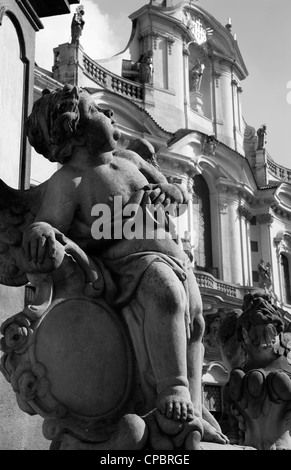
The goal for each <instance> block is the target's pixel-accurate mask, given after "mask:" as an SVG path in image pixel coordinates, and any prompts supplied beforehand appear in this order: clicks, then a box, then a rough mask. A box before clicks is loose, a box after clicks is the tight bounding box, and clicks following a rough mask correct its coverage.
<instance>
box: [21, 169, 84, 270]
mask: <svg viewBox="0 0 291 470" xmlns="http://www.w3.org/2000/svg"><path fill="white" fill-rule="evenodd" d="M77 186H78V180H76V178H74V175H73V174H71V171H70V170H68V169H67V168H65V167H63V168H62V169H61V170H59V171H57V172H56V173H54V174H53V176H52V177H51V178H50V179H49V180H48V182H47V185H46V190H45V193H44V195H43V198H42V202H41V205H40V209H39V211H38V213H37V215H36V217H35V220H34V223H33V224H32V225H31V227H29V229H28V230H27V231H26V232H25V233H24V236H23V243H22V246H23V249H24V251H25V254H26V257H27V259H28V260H29V261H30V260H31V261H32V262H35V263H43V262H44V260H45V258H46V256H47V254H48V255H49V257H51V258H54V257H55V249H56V234H57V233H58V231H59V232H61V233H62V234H66V233H67V232H68V230H69V228H70V226H71V224H72V221H73V218H74V214H75V211H76V207H77V202H76V192H77ZM41 222H42V224H41Z"/></svg>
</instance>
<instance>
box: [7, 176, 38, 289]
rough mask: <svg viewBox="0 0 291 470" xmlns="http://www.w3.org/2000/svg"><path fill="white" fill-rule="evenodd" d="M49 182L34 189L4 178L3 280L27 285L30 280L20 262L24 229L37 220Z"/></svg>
mask: <svg viewBox="0 0 291 470" xmlns="http://www.w3.org/2000/svg"><path fill="white" fill-rule="evenodd" d="M45 187H46V182H45V183H42V184H40V185H39V186H36V187H34V188H31V189H26V190H19V189H13V188H11V187H10V186H8V185H7V184H5V183H4V182H3V181H2V180H0V284H4V285H7V286H23V285H25V284H27V282H28V280H27V277H26V274H25V273H24V272H23V271H21V269H20V267H19V266H17V261H16V256H15V254H16V252H17V251H18V250H19V249H20V247H21V244H22V237H23V233H24V231H25V230H26V228H27V227H28V226H29V225H30V224H32V223H33V221H34V219H35V216H36V214H37V212H38V209H39V207H40V204H41V201H42V195H43V192H44V190H45Z"/></svg>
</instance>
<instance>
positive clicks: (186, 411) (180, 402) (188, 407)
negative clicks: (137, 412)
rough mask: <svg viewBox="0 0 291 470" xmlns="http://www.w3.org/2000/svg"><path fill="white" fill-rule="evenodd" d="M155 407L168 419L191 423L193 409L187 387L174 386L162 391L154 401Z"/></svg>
mask: <svg viewBox="0 0 291 470" xmlns="http://www.w3.org/2000/svg"><path fill="white" fill-rule="evenodd" d="M156 407H157V409H158V410H159V411H160V413H162V414H163V415H165V416H166V417H167V418H168V419H174V420H175V421H191V420H192V419H193V418H194V408H193V404H192V401H191V397H190V393H189V390H188V388H187V387H185V386H182V385H176V386H172V387H167V388H166V389H165V390H163V391H162V392H161V393H160V395H159V396H158V399H157V401H156Z"/></svg>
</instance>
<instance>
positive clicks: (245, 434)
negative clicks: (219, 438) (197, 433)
mask: <svg viewBox="0 0 291 470" xmlns="http://www.w3.org/2000/svg"><path fill="white" fill-rule="evenodd" d="M220 341H221V345H222V355H223V357H224V358H225V362H226V364H227V365H228V368H229V370H230V379H229V382H228V384H227V386H226V388H225V390H224V399H225V417H226V416H227V418H228V420H227V419H226V421H225V422H226V426H223V424H222V428H223V430H224V431H225V432H226V433H227V435H228V437H229V439H230V441H231V442H232V443H238V444H240V445H245V446H253V447H255V448H256V449H259V450H282V449H284V450H285V449H287V450H290V449H291V437H290V431H291V426H290V403H291V380H290V377H291V334H290V333H289V332H288V331H287V330H286V327H285V325H284V321H283V312H282V310H281V309H280V308H279V307H276V306H275V305H273V303H272V297H271V295H270V293H266V291H265V290H259V291H257V292H254V293H251V294H247V295H246V296H245V299H244V304H243V306H242V310H241V311H240V312H239V311H235V312H232V313H229V314H228V315H227V316H226V317H225V318H224V320H223V322H222V324H221V329H220ZM235 437H236V438H235Z"/></svg>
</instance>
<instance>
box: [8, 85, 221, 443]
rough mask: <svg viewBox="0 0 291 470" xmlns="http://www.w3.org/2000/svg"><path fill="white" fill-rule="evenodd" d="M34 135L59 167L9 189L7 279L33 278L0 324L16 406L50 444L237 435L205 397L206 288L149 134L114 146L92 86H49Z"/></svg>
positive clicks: (111, 124) (109, 117)
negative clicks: (23, 298)
mask: <svg viewBox="0 0 291 470" xmlns="http://www.w3.org/2000/svg"><path fill="white" fill-rule="evenodd" d="M27 131H28V138H29V141H30V143H31V145H32V146H33V147H34V148H35V149H36V151H37V152H38V153H40V154H42V155H43V156H44V157H45V158H47V159H49V160H50V161H52V162H59V163H61V164H62V167H61V169H59V170H58V171H57V172H56V173H54V174H53V176H52V177H51V178H50V179H49V180H47V181H46V182H45V183H43V184H41V185H39V186H38V187H36V188H32V189H29V190H26V191H19V190H14V189H12V188H9V187H8V186H6V185H5V184H4V183H3V182H2V184H1V186H0V192H1V198H0V200H1V206H0V228H1V233H0V240H1V243H0V250H1V251H0V282H1V283H2V284H7V285H14V286H20V285H25V284H26V283H27V282H28V281H29V282H30V283H31V284H32V285H34V286H35V287H36V296H35V299H34V301H33V304H32V305H28V306H27V307H25V309H24V310H23V311H22V312H19V313H16V315H14V316H13V317H12V318H9V319H8V320H6V321H5V322H4V324H3V325H2V327H1V332H2V334H3V335H4V337H3V338H2V340H1V348H2V350H3V351H4V353H5V354H4V356H3V357H2V365H1V370H2V372H3V373H4V375H5V377H6V378H7V380H8V381H9V382H11V385H12V387H13V389H14V391H15V393H16V397H17V401H18V404H19V406H20V408H21V409H22V410H24V411H25V412H27V413H30V414H35V413H38V414H40V415H41V416H42V417H43V418H44V426H43V432H44V435H45V436H46V437H47V438H48V439H49V440H51V441H52V444H51V448H53V449H61V450H65V449H105V450H110V449H115V450H118V449H119V450H120V449H143V448H152V449H161V450H167V449H173V448H184V449H199V448H200V441H201V439H202V440H203V441H213V442H216V443H219V444H225V443H227V438H226V437H225V436H224V435H223V434H222V433H221V429H220V427H219V425H218V423H217V422H216V421H215V419H214V418H213V417H212V415H210V413H209V412H207V410H205V409H204V407H203V406H202V405H201V403H202V402H201V373H202V360H203V352H202V336H203V332H204V320H203V316H202V305H201V297H200V293H199V289H198V286H197V283H196V280H195V277H194V274H193V270H192V267H191V264H190V262H189V260H188V257H187V255H186V254H185V253H184V252H183V250H182V249H181V248H180V247H179V245H178V244H177V242H176V240H175V239H174V238H175V237H174V235H173V229H172V226H171V217H170V216H169V214H168V212H167V208H168V207H170V206H171V207H174V210H173V213H174V212H175V211H176V210H181V207H182V204H184V203H186V202H187V192H186V191H185V190H184V189H183V187H182V186H181V185H179V184H169V183H168V182H167V180H166V178H165V177H164V176H163V174H162V173H161V172H160V171H159V169H158V166H157V164H152V163H151V161H153V162H154V163H156V161H155V159H154V158H153V159H152V158H151V157H150V155H149V153H151V149H150V146H147V144H146V142H145V141H144V140H141V141H140V142H139V144H136V143H135V144H134V145H133V148H134V149H137V150H138V151H139V152H140V154H141V155H142V156H141V155H140V154H138V153H136V152H135V151H133V150H128V149H122V148H118V147H117V143H118V140H119V138H120V132H119V130H118V128H117V126H116V123H115V120H114V117H113V112H112V111H111V110H108V109H107V110H104V109H103V110H102V109H101V108H100V107H99V106H98V105H97V104H96V103H95V102H94V101H93V99H92V98H91V96H90V95H89V93H88V92H87V91H86V90H84V89H77V88H76V87H73V86H70V85H66V86H64V87H63V88H62V89H59V90H57V91H55V92H52V93H46V94H44V95H43V97H42V98H40V99H39V100H38V101H37V102H36V103H35V104H34V107H33V111H32V114H31V115H30V117H29V119H28V123H27ZM153 209H154V210H153ZM159 214H160V215H159ZM148 220H150V221H154V223H153V224H148V223H147V221H148ZM108 234H109V235H108ZM107 235H108V236H107Z"/></svg>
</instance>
